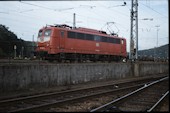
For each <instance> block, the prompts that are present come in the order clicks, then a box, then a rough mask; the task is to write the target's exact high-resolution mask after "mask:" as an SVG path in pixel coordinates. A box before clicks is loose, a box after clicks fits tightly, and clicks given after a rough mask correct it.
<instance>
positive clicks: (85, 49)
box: [37, 24, 127, 61]
mask: <svg viewBox="0 0 170 113" xmlns="http://www.w3.org/2000/svg"><path fill="white" fill-rule="evenodd" d="M37 44H38V45H37V52H38V53H39V55H40V56H41V57H43V58H45V59H48V60H58V61H62V60H70V61H75V60H78V61H87V60H90V61H120V60H121V59H124V58H126V57H127V52H126V39H125V38H120V37H118V36H114V35H108V34H107V33H106V32H104V31H98V30H94V29H88V28H81V27H79V28H72V27H70V26H68V25H65V24H64V25H55V26H46V27H43V28H42V29H40V30H39V33H38V43H37Z"/></svg>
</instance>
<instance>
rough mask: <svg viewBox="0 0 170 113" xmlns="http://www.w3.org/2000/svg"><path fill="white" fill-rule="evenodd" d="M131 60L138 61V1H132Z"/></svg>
mask: <svg viewBox="0 0 170 113" xmlns="http://www.w3.org/2000/svg"><path fill="white" fill-rule="evenodd" d="M130 30H131V31H130V53H129V59H131V60H132V61H134V60H135V59H136V60H137V59H138V0H132V5H131V29H130Z"/></svg>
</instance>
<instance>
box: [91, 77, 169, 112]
mask: <svg viewBox="0 0 170 113" xmlns="http://www.w3.org/2000/svg"><path fill="white" fill-rule="evenodd" d="M168 78H169V77H165V78H162V79H159V80H156V81H154V82H151V83H149V84H145V85H144V86H143V87H141V88H139V89H137V90H135V91H132V92H130V93H128V94H126V95H124V96H122V97H120V98H117V99H115V100H113V101H111V102H109V103H107V104H104V105H102V106H99V107H97V108H95V109H92V110H91V111H90V112H95V111H99V110H101V109H103V108H106V107H108V106H109V105H111V104H113V103H115V102H118V101H120V100H122V99H125V98H127V97H129V96H131V95H133V94H135V93H137V92H139V91H141V90H143V89H145V88H148V87H149V86H151V85H153V84H156V83H158V82H161V81H163V80H166V79H168Z"/></svg>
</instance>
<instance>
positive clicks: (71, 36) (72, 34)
mask: <svg viewBox="0 0 170 113" xmlns="http://www.w3.org/2000/svg"><path fill="white" fill-rule="evenodd" d="M68 38H76V33H75V32H70V31H69V32H68Z"/></svg>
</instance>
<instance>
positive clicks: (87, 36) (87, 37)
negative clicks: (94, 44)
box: [86, 34, 94, 40]
mask: <svg viewBox="0 0 170 113" xmlns="http://www.w3.org/2000/svg"><path fill="white" fill-rule="evenodd" d="M86 40H94V36H93V35H91V34H86Z"/></svg>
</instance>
